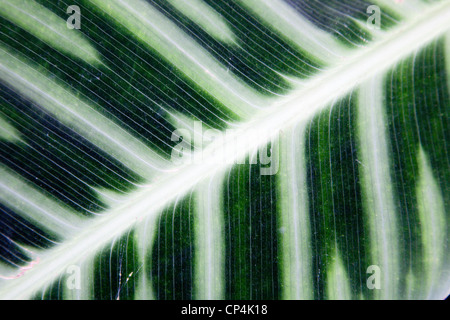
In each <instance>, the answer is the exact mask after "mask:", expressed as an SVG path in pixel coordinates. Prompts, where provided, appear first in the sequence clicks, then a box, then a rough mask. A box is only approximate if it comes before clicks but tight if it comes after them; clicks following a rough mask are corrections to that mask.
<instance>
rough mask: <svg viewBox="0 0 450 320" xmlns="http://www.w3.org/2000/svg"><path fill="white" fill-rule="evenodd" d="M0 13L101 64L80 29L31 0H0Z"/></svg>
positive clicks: (66, 50) (51, 42) (50, 42)
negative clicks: (72, 26) (68, 24)
mask: <svg viewBox="0 0 450 320" xmlns="http://www.w3.org/2000/svg"><path fill="white" fill-rule="evenodd" d="M0 15H1V16H3V17H4V18H6V19H7V20H9V21H11V22H12V23H14V24H16V25H18V26H19V27H21V28H22V29H24V30H26V31H27V32H29V33H31V34H32V35H34V36H35V37H37V38H39V39H40V40H42V41H43V42H45V43H47V44H48V45H49V46H51V47H54V48H56V49H57V50H59V51H61V52H63V53H65V54H68V55H70V56H73V57H76V58H78V59H81V60H84V61H86V62H87V63H89V64H101V61H100V55H99V53H98V52H97V50H96V49H95V48H94V47H93V46H92V45H91V44H90V43H89V41H88V40H86V39H85V38H84V36H83V35H82V34H81V32H80V31H78V30H75V29H69V28H68V27H67V24H66V20H63V19H61V18H60V17H58V16H57V15H56V14H54V13H53V12H51V11H50V10H48V9H46V8H45V7H43V6H41V5H40V4H38V3H37V2H35V1H33V0H2V1H0ZM69 16H70V15H69V14H68V15H67V18H69Z"/></svg>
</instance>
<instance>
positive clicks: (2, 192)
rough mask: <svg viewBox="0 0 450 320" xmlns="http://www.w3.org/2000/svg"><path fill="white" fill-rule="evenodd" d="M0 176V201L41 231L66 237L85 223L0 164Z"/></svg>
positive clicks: (72, 212)
mask: <svg viewBox="0 0 450 320" xmlns="http://www.w3.org/2000/svg"><path fill="white" fill-rule="evenodd" d="M0 176H1V177H2V180H1V182H0V201H1V202H2V203H3V204H5V205H7V206H8V207H10V208H11V209H13V210H14V211H15V212H16V213H17V214H19V215H21V216H23V217H24V218H26V219H27V220H28V221H30V222H33V224H35V225H37V226H39V227H40V228H41V229H42V230H47V231H49V232H51V234H52V235H57V236H58V237H61V238H66V237H68V236H70V235H73V234H74V233H75V232H76V231H77V230H79V229H80V228H82V227H83V226H84V225H85V223H84V220H83V219H82V218H80V217H79V216H78V215H77V214H76V213H75V212H74V211H72V210H70V209H68V208H67V207H66V206H65V205H64V204H62V203H58V202H57V201H55V200H52V199H51V198H50V197H49V195H48V194H47V193H45V192H41V191H40V190H38V189H36V188H34V187H33V186H32V185H31V184H29V183H28V182H25V179H23V178H22V177H20V176H19V175H17V174H16V173H13V172H12V171H10V170H9V169H6V168H3V167H0Z"/></svg>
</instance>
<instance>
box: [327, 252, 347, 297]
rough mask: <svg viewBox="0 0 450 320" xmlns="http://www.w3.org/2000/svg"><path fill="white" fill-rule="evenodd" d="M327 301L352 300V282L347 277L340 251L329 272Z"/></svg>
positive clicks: (335, 256)
mask: <svg viewBox="0 0 450 320" xmlns="http://www.w3.org/2000/svg"><path fill="white" fill-rule="evenodd" d="M327 299H329V300H349V299H352V295H351V290H350V280H349V278H348V276H347V271H346V270H345V267H344V264H343V263H342V258H341V256H340V254H339V251H337V252H335V254H334V257H333V262H332V263H331V265H330V268H329V270H327Z"/></svg>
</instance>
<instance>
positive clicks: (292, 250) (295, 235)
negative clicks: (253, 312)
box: [277, 123, 314, 300]
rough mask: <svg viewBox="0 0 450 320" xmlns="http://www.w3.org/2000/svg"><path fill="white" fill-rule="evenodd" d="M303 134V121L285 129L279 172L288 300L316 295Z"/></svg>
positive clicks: (284, 276) (281, 247) (281, 229)
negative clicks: (313, 279) (313, 280)
mask: <svg viewBox="0 0 450 320" xmlns="http://www.w3.org/2000/svg"><path fill="white" fill-rule="evenodd" d="M304 135H305V125H304V124H303V123H302V124H300V125H298V126H297V127H295V128H293V129H291V130H287V131H284V135H283V138H282V139H281V153H280V154H281V159H280V162H281V163H280V172H279V173H278V175H277V178H278V184H279V196H278V201H279V203H280V208H279V219H280V220H279V221H280V227H279V229H278V230H279V232H280V233H281V236H280V238H281V241H280V244H281V246H280V250H281V256H282V264H281V266H280V268H281V274H282V284H283V285H282V288H283V289H282V298H283V299H288V300H291V299H301V300H305V299H313V298H314V290H313V283H312V266H311V262H312V252H311V231H310V230H311V226H310V220H309V204H308V189H307V177H306V159H305V140H304V138H305V137H304Z"/></svg>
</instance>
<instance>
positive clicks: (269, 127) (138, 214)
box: [0, 2, 450, 299]
mask: <svg viewBox="0 0 450 320" xmlns="http://www.w3.org/2000/svg"><path fill="white" fill-rule="evenodd" d="M448 20H450V3H448V2H444V3H440V4H438V5H435V6H434V7H433V8H431V9H430V10H428V11H427V12H426V13H425V14H423V15H421V16H420V17H418V18H417V19H415V20H413V21H409V22H408V23H405V24H403V25H401V26H399V27H397V28H396V29H394V30H392V31H391V32H388V33H387V34H386V36H385V37H384V39H383V40H382V41H380V42H377V43H374V44H373V45H370V46H368V47H367V48H364V49H361V50H358V51H356V52H355V54H353V55H352V56H351V57H349V58H348V59H347V60H345V61H343V63H342V64H341V65H339V66H337V67H336V68H332V69H329V70H328V71H325V72H323V73H322V74H321V75H319V76H317V77H315V78H313V79H311V81H309V82H308V83H307V85H305V86H303V87H302V88H301V89H299V90H297V91H295V92H294V93H293V94H292V95H290V96H289V98H286V99H283V100H281V101H280V102H279V103H277V104H276V105H274V106H272V107H270V108H268V109H266V110H264V111H261V112H259V113H258V114H256V115H255V116H254V117H253V120H250V121H248V122H246V123H245V124H243V126H242V130H241V131H240V132H239V133H236V134H234V135H229V136H227V138H226V140H224V141H223V143H221V142H218V143H214V144H212V145H210V146H208V148H206V150H205V151H204V153H203V154H204V155H206V157H205V158H204V159H208V157H209V158H212V156H211V154H213V152H214V150H216V149H219V148H220V149H222V148H226V147H227V146H229V145H231V144H232V143H233V142H234V141H235V140H234V139H236V138H237V139H236V141H238V144H239V142H240V141H243V143H245V139H239V137H242V136H245V134H246V133H248V132H250V131H256V132H266V134H261V135H258V136H257V137H256V140H255V141H254V146H256V145H258V146H262V145H264V144H265V143H266V142H267V141H269V139H271V138H272V137H273V136H275V134H277V132H279V131H280V130H281V129H283V128H286V127H288V126H289V125H290V124H293V123H295V122H297V121H299V120H301V119H308V118H310V117H311V116H312V115H314V114H316V113H317V112H318V111H320V110H321V109H323V108H325V107H326V106H327V104H328V103H330V102H332V101H333V100H335V99H337V98H339V97H341V96H343V95H344V94H346V93H347V92H349V91H351V90H352V89H353V88H354V87H355V86H356V85H357V84H359V83H361V82H363V81H364V80H366V79H368V78H369V77H371V76H374V75H376V74H379V73H382V72H383V71H386V70H387V69H388V68H389V67H391V66H393V65H394V64H395V63H397V62H398V61H399V60H401V59H402V58H404V57H406V56H407V55H408V54H410V53H412V52H414V51H415V50H417V49H419V48H421V47H422V46H424V45H425V44H427V43H428V42H430V41H432V40H433V39H435V38H436V37H438V36H439V35H441V34H443V33H444V32H445V31H446V30H447V29H449V27H450V26H449V24H448V23H447V22H448ZM324 97H325V98H324ZM237 147H238V148H237V150H239V152H237V153H235V154H232V155H230V156H229V160H230V161H229V162H228V163H234V162H235V161H236V160H237V159H240V158H242V157H243V156H245V154H246V153H247V152H248V151H249V150H248V147H247V146H245V145H244V144H243V145H240V146H239V145H238V146H237ZM225 150H226V149H225ZM215 163H217V162H214V161H211V163H210V164H207V163H206V164H205V163H202V164H195V163H194V164H191V165H186V166H184V167H182V168H180V169H179V170H177V171H176V172H172V173H169V174H166V175H164V176H163V177H162V178H161V179H160V180H159V181H157V182H154V183H153V184H151V185H148V186H144V187H142V188H140V189H138V190H137V191H135V192H134V193H132V194H130V195H129V197H128V198H127V199H126V201H124V202H123V203H122V204H121V205H120V206H118V207H116V208H114V209H111V210H109V211H108V212H105V213H104V215H103V216H101V217H99V218H96V219H95V220H94V221H93V222H92V224H91V225H90V226H88V227H86V228H85V229H84V230H83V231H82V232H80V234H78V235H77V236H75V237H73V238H72V239H69V240H67V241H65V242H64V243H62V244H60V245H58V246H57V247H55V248H53V249H51V250H49V251H48V252H47V253H46V254H44V255H43V256H41V259H40V262H39V263H38V264H36V265H34V267H33V268H32V269H30V270H28V271H27V273H26V274H25V275H24V276H23V277H21V278H18V279H15V280H11V281H9V282H8V283H6V284H5V285H4V286H3V288H2V289H1V290H0V299H26V298H29V297H30V296H31V295H32V294H33V293H34V292H36V291H37V290H39V289H40V288H42V287H43V286H45V285H46V284H49V283H50V282H51V281H53V280H55V279H56V278H57V277H58V276H59V275H60V274H61V273H62V272H64V270H65V269H66V268H67V267H68V266H69V265H71V264H75V263H77V262H78V261H80V260H81V259H86V258H88V257H90V256H91V255H93V254H95V252H97V251H98V249H100V248H101V247H103V246H104V245H106V244H107V243H108V242H110V241H111V240H113V239H114V237H116V236H120V235H121V234H123V233H124V232H125V231H126V230H128V229H129V228H131V227H132V226H133V224H135V223H136V221H139V220H140V219H141V218H145V217H146V216H149V215H151V214H153V215H155V214H158V212H159V211H160V210H161V209H163V208H164V207H165V206H166V205H167V204H169V203H170V202H171V201H173V200H174V199H175V198H176V197H177V196H180V195H183V194H185V193H186V192H188V191H189V190H191V189H192V188H193V187H195V186H196V185H197V183H198V182H199V181H201V180H202V179H204V178H206V177H209V176H211V175H213V174H215V173H217V172H218V171H223V170H225V169H227V168H228V167H229V166H230V165H226V164H223V165H221V166H218V165H217V164H215Z"/></svg>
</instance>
